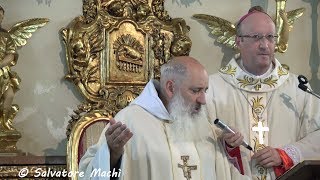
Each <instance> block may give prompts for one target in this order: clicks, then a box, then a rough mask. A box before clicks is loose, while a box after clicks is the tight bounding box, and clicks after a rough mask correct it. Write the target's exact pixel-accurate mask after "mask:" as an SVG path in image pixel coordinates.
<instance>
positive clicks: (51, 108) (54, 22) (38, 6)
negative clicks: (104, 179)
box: [0, 0, 320, 155]
mask: <svg viewBox="0 0 320 180" xmlns="http://www.w3.org/2000/svg"><path fill="white" fill-rule="evenodd" d="M305 1H307V0H305ZM305 1H302V0H290V1H287V10H293V9H297V8H300V7H305V8H306V11H305V13H304V15H303V17H301V18H300V19H298V20H297V21H296V22H295V25H294V29H293V31H291V33H290V40H289V49H288V51H287V52H286V53H285V54H277V58H278V59H279V60H280V61H281V62H282V63H286V64H288V65H290V68H291V70H292V72H294V73H296V74H304V75H306V76H307V77H308V78H311V75H312V73H311V69H310V66H309V62H310V59H311V58H312V59H313V61H312V62H313V63H315V62H317V63H319V61H320V58H319V47H318V46H317V43H319V39H320V34H319V30H320V23H319V20H318V19H316V21H315V22H314V24H312V20H311V12H312V9H311V5H310V4H311V3H310V2H313V3H314V6H315V10H314V11H318V12H319V10H320V5H319V4H318V2H319V1H318V0H309V1H310V2H309V1H308V2H305ZM256 4H258V5H259V4H260V5H261V6H264V7H266V8H267V11H268V13H270V14H274V13H275V0H269V1H259V0H251V1H249V0H245V1H244V0H238V1H235V0H224V1H222V0H167V1H166V3H165V6H166V9H167V11H168V12H169V14H170V15H171V17H182V18H184V19H185V20H186V22H187V24H188V25H189V26H190V27H191V32H190V37H191V39H192V41H193V47H192V51H191V56H193V57H195V58H197V59H199V60H200V61H201V62H202V63H203V64H204V65H205V66H206V67H208V69H207V70H208V72H209V73H214V72H217V70H218V68H219V67H220V65H221V64H222V61H224V62H227V61H228V60H229V58H230V57H231V54H232V51H231V50H230V49H228V48H226V47H225V46H222V45H219V44H217V43H215V38H214V37H212V36H211V35H209V31H208V28H206V27H205V25H204V24H201V23H199V22H198V21H196V20H195V19H193V18H191V16H192V15H193V14H198V13H202V14H210V15H215V16H218V17H221V18H224V19H226V20H229V21H231V22H233V23H234V22H236V21H237V20H238V18H239V17H240V16H242V15H243V14H245V13H246V11H247V10H248V9H249V8H250V7H251V6H252V5H256ZM0 5H2V6H3V7H4V9H5V11H6V12H5V19H4V21H3V23H2V26H3V27H4V28H6V29H8V28H9V27H11V26H12V25H13V24H14V23H16V22H18V21H21V20H25V19H28V18H33V17H46V18H49V19H50V22H49V23H48V24H47V25H46V26H45V27H43V28H42V29H40V30H38V31H37V32H36V33H35V34H34V35H33V37H32V38H31V39H29V41H28V44H27V45H26V46H24V47H22V48H21V49H20V50H19V51H18V52H19V61H18V64H17V65H16V66H15V67H14V69H15V71H16V72H17V73H18V74H19V75H20V77H21V78H22V84H21V90H20V91H18V92H17V95H16V97H15V100H14V103H17V104H18V105H19V106H20V111H19V113H18V115H17V117H16V119H15V121H14V122H15V127H16V128H17V129H18V130H19V131H20V132H21V133H22V138H21V139H20V140H19V142H18V148H19V149H21V150H22V151H24V152H28V153H31V154H34V155H65V154H66V152H65V148H66V142H65V138H66V137H65V131H66V125H67V123H68V120H69V119H70V118H69V115H70V114H72V110H73V109H76V106H77V105H78V104H80V102H82V101H83V100H82V97H81V95H80V93H79V92H78V91H77V89H76V88H75V86H74V85H73V84H72V83H70V82H67V81H66V80H64V75H65V74H66V72H67V67H66V61H65V54H64V51H63V49H64V46H63V44H62V41H61V37H60V34H59V30H60V29H61V28H63V27H66V26H67V25H68V23H69V22H70V21H71V20H72V19H73V18H75V17H76V16H78V15H80V14H81V13H82V0H1V1H0ZM316 17H318V15H317V16H316ZM312 27H313V28H314V31H315V32H314V33H313V34H312ZM312 39H314V44H313V46H312ZM312 47H313V48H314V49H313V51H312V52H313V54H310V53H311V50H312ZM317 67H318V66H316V68H315V69H318V68H317ZM318 77H319V73H318V74H316V76H314V77H313V79H312V80H313V81H312V82H313V84H312V85H313V86H314V87H315V89H316V90H317V91H318V92H319V91H320V83H319V79H318Z"/></svg>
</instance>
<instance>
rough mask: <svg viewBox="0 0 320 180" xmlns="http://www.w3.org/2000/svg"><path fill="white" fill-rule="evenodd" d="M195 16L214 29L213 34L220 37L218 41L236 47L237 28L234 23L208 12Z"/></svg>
mask: <svg viewBox="0 0 320 180" xmlns="http://www.w3.org/2000/svg"><path fill="white" fill-rule="evenodd" d="M193 17H194V18H196V19H197V20H198V21H200V22H204V23H206V24H207V26H208V27H209V28H210V29H211V30H212V31H211V34H213V35H215V36H217V37H218V39H217V42H218V43H221V44H225V45H226V46H228V47H231V48H233V49H236V43H235V37H236V28H235V25H234V24H232V23H231V22H229V21H227V20H225V19H222V18H219V17H216V16H211V15H206V14H194V15H193Z"/></svg>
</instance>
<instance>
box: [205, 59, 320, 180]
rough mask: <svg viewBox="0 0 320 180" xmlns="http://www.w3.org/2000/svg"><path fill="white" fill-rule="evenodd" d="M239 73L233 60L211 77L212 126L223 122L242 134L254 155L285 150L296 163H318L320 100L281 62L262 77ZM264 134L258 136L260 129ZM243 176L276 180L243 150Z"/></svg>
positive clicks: (209, 101)
mask: <svg viewBox="0 0 320 180" xmlns="http://www.w3.org/2000/svg"><path fill="white" fill-rule="evenodd" d="M243 69H244V68H241V60H240V59H237V60H236V59H232V60H231V61H230V62H229V63H228V64H227V65H226V66H225V67H223V68H221V69H220V70H219V72H218V73H216V74H213V75H211V76H209V89H208V92H207V107H208V111H209V116H210V117H211V119H212V120H213V121H214V120H215V119H216V118H219V119H220V120H222V121H223V122H225V123H226V124H227V125H229V126H231V127H234V128H235V129H237V130H238V131H239V132H240V133H242V134H243V135H244V140H245V141H247V142H249V144H250V145H251V147H253V149H254V150H255V151H257V150H259V149H262V148H264V147H265V146H271V147H273V148H279V149H282V150H284V151H285V152H286V153H287V155H288V156H289V157H290V158H291V159H292V161H293V163H294V164H297V163H299V162H301V161H303V160H306V159H318V160H319V159H320V140H319V139H320V131H319V127H320V100H319V99H317V98H315V97H313V96H312V95H310V94H308V93H306V92H304V91H302V90H300V89H299V88H298V84H299V82H298V79H297V76H296V75H294V74H291V73H289V72H288V71H287V70H286V69H285V68H284V67H283V66H281V64H280V63H279V61H278V60H275V62H274V63H273V66H272V68H270V69H269V71H268V72H267V73H265V74H264V75H261V76H254V75H252V74H250V73H248V72H246V71H245V70H243ZM259 124H260V126H262V127H263V128H261V129H263V131H261V132H260V134H259V132H258V131H254V130H256V129H257V127H258V125H259ZM240 151H241V156H242V163H243V166H244V173H245V175H249V176H252V179H265V178H266V179H275V174H274V172H273V168H268V169H266V168H263V167H261V166H259V165H257V164H256V163H255V162H253V161H251V156H252V152H250V151H249V150H248V149H246V148H244V147H242V146H241V147H240Z"/></svg>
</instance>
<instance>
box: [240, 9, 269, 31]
mask: <svg viewBox="0 0 320 180" xmlns="http://www.w3.org/2000/svg"><path fill="white" fill-rule="evenodd" d="M257 20H258V21H257ZM256 22H260V23H271V24H272V25H273V26H275V24H274V22H273V20H272V18H271V17H270V16H269V15H268V14H267V13H266V12H265V11H264V10H263V8H262V7H260V6H254V7H252V8H250V9H249V11H248V13H247V14H245V15H244V16H242V17H241V18H240V20H239V21H238V24H237V27H236V30H237V35H242V34H243V30H242V28H243V27H247V26H248V23H249V24H250V25H251V24H252V23H253V24H254V23H256ZM255 25H256V24H255Z"/></svg>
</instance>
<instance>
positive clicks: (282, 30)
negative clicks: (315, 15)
mask: <svg viewBox="0 0 320 180" xmlns="http://www.w3.org/2000/svg"><path fill="white" fill-rule="evenodd" d="M285 6H286V0H276V17H275V18H274V22H275V24H276V29H277V30H276V31H277V35H278V39H277V43H276V50H277V51H278V52H280V53H284V52H286V50H287V48H288V40H289V31H291V30H292V28H293V23H294V21H295V20H296V19H298V18H299V17H301V16H302V15H303V12H304V11H305V8H299V9H295V10H292V11H288V12H285ZM193 17H194V18H196V19H197V20H198V21H200V22H203V23H205V24H206V25H207V26H208V28H209V29H211V32H210V33H211V34H213V35H214V36H216V37H217V42H218V43H220V44H224V45H226V46H227V47H231V48H232V49H235V50H236V49H237V46H236V44H235V37H236V27H235V24H236V23H235V24H233V23H231V22H229V21H228V20H225V19H223V18H220V17H216V16H212V15H206V14H194V15H193Z"/></svg>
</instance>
